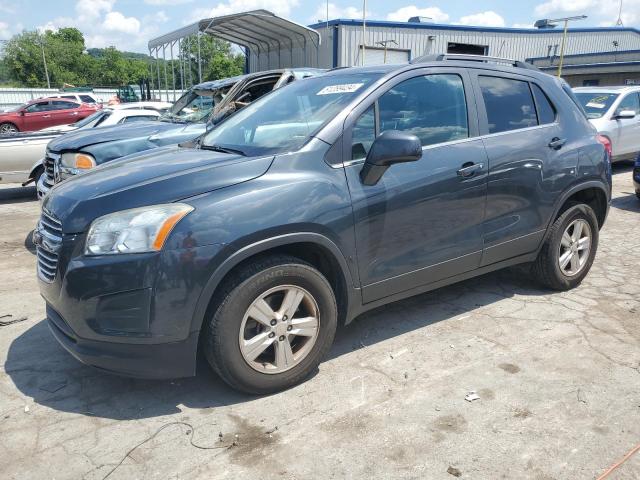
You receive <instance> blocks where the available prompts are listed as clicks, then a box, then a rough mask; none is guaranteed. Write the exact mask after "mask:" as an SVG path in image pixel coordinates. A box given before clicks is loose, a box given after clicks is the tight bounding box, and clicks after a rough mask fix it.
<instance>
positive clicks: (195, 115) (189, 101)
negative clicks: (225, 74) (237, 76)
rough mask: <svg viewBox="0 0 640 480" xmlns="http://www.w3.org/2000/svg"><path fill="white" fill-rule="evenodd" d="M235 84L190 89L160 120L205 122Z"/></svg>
mask: <svg viewBox="0 0 640 480" xmlns="http://www.w3.org/2000/svg"><path fill="white" fill-rule="evenodd" d="M232 86H233V84H231V85H228V86H226V87H223V88H219V89H216V90H211V91H203V90H198V93H196V92H195V91H193V90H189V91H188V92H187V93H185V94H184V95H182V96H181V97H180V98H179V99H178V100H176V103H174V104H173V105H172V106H171V108H170V109H169V110H168V111H167V112H166V113H164V114H163V115H162V116H161V117H160V120H162V121H165V122H185V123H197V122H204V121H206V119H207V118H208V117H209V114H210V113H211V110H213V108H214V107H215V106H216V105H217V104H218V103H220V102H221V101H222V100H223V99H224V97H225V96H226V94H227V92H228V91H229V89H230V88H231V87H232Z"/></svg>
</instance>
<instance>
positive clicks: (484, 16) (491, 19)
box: [460, 10, 505, 27]
mask: <svg viewBox="0 0 640 480" xmlns="http://www.w3.org/2000/svg"><path fill="white" fill-rule="evenodd" d="M460 23H461V24H462V25H477V26H481V27H504V26H505V21H504V18H502V16H500V15H498V14H497V13H496V12H494V11H491V10H489V11H487V12H480V13H474V14H472V15H465V16H464V17H462V18H460Z"/></svg>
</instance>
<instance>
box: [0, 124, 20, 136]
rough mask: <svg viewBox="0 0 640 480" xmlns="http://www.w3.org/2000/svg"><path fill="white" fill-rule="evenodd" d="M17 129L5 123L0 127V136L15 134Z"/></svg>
mask: <svg viewBox="0 0 640 480" xmlns="http://www.w3.org/2000/svg"><path fill="white" fill-rule="evenodd" d="M17 131H18V129H17V128H16V127H14V126H13V125H11V124H9V123H5V124H4V125H0V135H6V134H8V133H15V132H17Z"/></svg>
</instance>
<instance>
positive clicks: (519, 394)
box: [0, 165, 640, 480]
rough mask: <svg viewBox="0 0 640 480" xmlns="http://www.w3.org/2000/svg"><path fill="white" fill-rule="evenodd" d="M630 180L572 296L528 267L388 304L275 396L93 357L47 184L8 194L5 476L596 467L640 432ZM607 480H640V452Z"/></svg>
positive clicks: (1, 261) (409, 474)
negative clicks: (133, 374)
mask: <svg viewBox="0 0 640 480" xmlns="http://www.w3.org/2000/svg"><path fill="white" fill-rule="evenodd" d="M614 184H615V185H614V200H613V204H612V208H611V212H610V216H609V219H608V222H607V224H606V226H605V228H604V229H603V231H602V233H601V239H600V242H601V243H600V248H599V252H598V256H597V258H596V262H595V264H594V267H593V269H592V271H591V273H590V275H589V276H588V277H587V279H586V281H585V282H584V283H583V284H582V286H580V287H579V288H577V289H576V290H573V291H571V292H567V293H551V292H549V291H544V290H541V289H539V288H538V287H537V286H536V285H534V284H532V283H530V281H529V279H528V278H527V275H526V273H524V272H523V271H521V270H518V269H516V270H510V271H505V272H500V273H496V274H490V275H486V276H484V277H481V278H479V279H474V280H470V281H467V282H464V283H462V284H459V285H456V286H452V287H447V288H444V289H441V290H438V291H436V292H432V293H429V294H425V295H421V296H418V297H415V298H413V299H409V300H407V301H403V302H399V303H396V304H393V305H390V306H387V307H385V308H381V309H379V310H376V311H373V312H371V313H368V314H366V315H364V316H362V317H361V318H359V319H357V320H356V322H355V323H354V324H352V325H350V326H349V327H346V328H342V329H341V330H340V331H339V332H338V338H337V341H336V345H335V347H334V348H333V350H332V352H331V354H330V357H329V358H328V359H327V360H326V361H325V362H324V363H323V364H322V365H321V366H320V369H319V372H317V374H316V375H315V376H314V377H313V378H312V379H310V380H309V381H307V382H306V383H304V384H303V385H300V386H298V387H297V388H294V389H291V390H289V391H287V392H284V393H281V394H277V395H272V396H267V397H248V396H244V395H240V394H237V393H235V392H233V391H231V390H230V389H229V388H227V387H226V386H225V385H224V384H222V383H221V381H219V380H218V379H217V378H216V377H215V376H214V375H213V374H212V373H210V372H209V370H208V369H207V368H206V365H202V368H200V372H199V374H198V376H197V377H195V378H191V379H183V380H177V381H166V382H158V381H140V380H131V379H123V378H118V377H113V376H109V375H105V374H102V373H100V372H98V371H95V370H92V369H91V368H88V367H85V366H83V365H81V364H79V363H78V362H77V361H76V360H75V359H73V358H72V357H71V356H70V355H69V354H67V353H66V352H65V351H63V350H62V348H60V347H59V346H58V345H57V344H56V343H55V341H54V340H53V338H52V336H51V335H50V333H49V331H48V328H47V326H46V323H45V322H44V321H43V318H44V304H43V302H42V300H41V299H40V297H39V295H38V289H37V283H36V277H35V256H34V251H33V249H32V246H31V244H30V242H29V240H28V238H29V237H30V231H31V229H32V228H33V226H34V224H35V222H36V219H37V217H38V205H37V203H36V202H35V201H33V200H32V198H31V197H29V195H33V190H32V189H31V190H27V189H18V188H10V187H5V188H3V189H0V219H1V222H0V228H1V230H0V252H1V253H2V255H1V256H0V316H2V315H8V314H10V315H13V317H12V318H14V319H15V318H19V317H23V316H26V317H28V318H27V320H26V321H24V322H21V323H16V324H13V325H9V326H5V327H0V363H2V367H3V368H2V371H1V373H0V477H2V478H11V479H13V478H16V479H40V478H55V479H58V480H59V479H79V478H85V479H103V478H106V477H108V478H110V479H132V478H162V479H164V478H181V479H182V478H187V479H200V478H202V479H204V478H207V479H211V478H215V479H237V478H242V479H245V478H246V479H258V478H260V479H271V478H278V479H333V478H335V479H343V478H345V479H359V478H369V479H394V478H412V479H452V478H455V477H454V474H458V473H460V474H461V478H473V479H498V478H508V479H516V478H534V479H583V478H585V479H593V478H596V477H597V476H598V475H600V474H601V473H602V472H604V471H605V470H606V469H607V468H608V467H609V466H611V465H612V464H614V463H616V462H617V461H618V460H620V459H621V458H622V457H623V456H624V455H625V453H627V452H628V451H629V450H631V449H632V448H633V447H634V446H635V445H637V444H638V443H639V442H640V321H639V320H640V201H638V200H637V199H636V197H635V195H634V194H633V187H632V185H631V173H630V167H629V166H628V165H623V166H620V167H618V168H616V171H615V176H614ZM25 195H26V196H25ZM0 320H7V318H4V319H0ZM472 390H475V391H477V393H478V395H479V396H480V399H479V400H476V401H474V402H472V403H470V402H467V401H465V395H466V394H467V393H468V392H469V391H472ZM136 446H137V448H136ZM448 470H449V473H448ZM609 478H611V479H638V478H640V453H638V454H636V455H635V456H633V457H631V459H630V460H629V461H627V462H626V463H624V464H623V465H622V466H621V467H620V468H619V469H617V470H616V471H615V472H614V473H613V474H612V475H611V476H610V477H609Z"/></svg>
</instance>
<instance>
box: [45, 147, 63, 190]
mask: <svg viewBox="0 0 640 480" xmlns="http://www.w3.org/2000/svg"><path fill="white" fill-rule="evenodd" d="M59 159H60V155H58V154H57V153H53V152H50V151H48V150H47V153H46V157H44V174H45V178H44V183H45V185H46V186H47V187H49V188H51V187H53V185H54V184H55V183H56V176H55V163H56V162H57V161H58V160H59Z"/></svg>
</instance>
